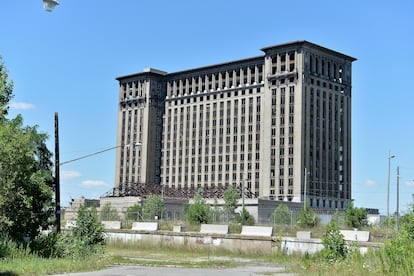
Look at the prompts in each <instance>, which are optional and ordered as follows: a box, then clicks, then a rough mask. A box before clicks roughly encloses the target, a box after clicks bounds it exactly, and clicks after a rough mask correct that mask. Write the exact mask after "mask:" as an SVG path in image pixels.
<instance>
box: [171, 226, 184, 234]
mask: <svg viewBox="0 0 414 276" xmlns="http://www.w3.org/2000/svg"><path fill="white" fill-rule="evenodd" d="M184 231H185V228H184V226H181V225H174V226H173V232H184Z"/></svg>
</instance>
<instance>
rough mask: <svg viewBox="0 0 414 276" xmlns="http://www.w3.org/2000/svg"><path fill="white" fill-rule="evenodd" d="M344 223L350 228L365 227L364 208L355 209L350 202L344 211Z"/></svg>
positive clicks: (365, 216) (365, 215)
mask: <svg viewBox="0 0 414 276" xmlns="http://www.w3.org/2000/svg"><path fill="white" fill-rule="evenodd" d="M345 223H346V225H347V226H349V227H352V228H361V227H362V226H366V225H367V211H366V210H365V208H356V207H354V203H353V202H352V201H351V202H349V203H348V207H347V208H346V210H345Z"/></svg>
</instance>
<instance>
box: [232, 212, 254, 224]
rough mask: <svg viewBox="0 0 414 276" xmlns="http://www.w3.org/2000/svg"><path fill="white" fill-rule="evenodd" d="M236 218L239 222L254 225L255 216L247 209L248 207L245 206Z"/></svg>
mask: <svg viewBox="0 0 414 276" xmlns="http://www.w3.org/2000/svg"><path fill="white" fill-rule="evenodd" d="M235 220H236V222H237V223H241V224H242V225H254V223H255V221H254V217H253V216H252V215H251V214H250V213H249V211H247V209H246V208H243V209H242V210H241V212H240V213H239V214H237V215H236V217H235Z"/></svg>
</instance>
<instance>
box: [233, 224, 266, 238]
mask: <svg viewBox="0 0 414 276" xmlns="http://www.w3.org/2000/svg"><path fill="white" fill-rule="evenodd" d="M240 235H244V236H260V237H271V236H272V235H273V227H268V226H246V225H243V227H242V231H241V233H240Z"/></svg>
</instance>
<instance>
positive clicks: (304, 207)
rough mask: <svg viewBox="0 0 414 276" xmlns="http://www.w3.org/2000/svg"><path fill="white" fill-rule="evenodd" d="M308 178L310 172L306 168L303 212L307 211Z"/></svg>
mask: <svg viewBox="0 0 414 276" xmlns="http://www.w3.org/2000/svg"><path fill="white" fill-rule="evenodd" d="M307 176H308V172H307V170H306V168H305V184H304V187H303V190H304V191H303V210H305V211H306V189H307V182H308V181H307Z"/></svg>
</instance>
